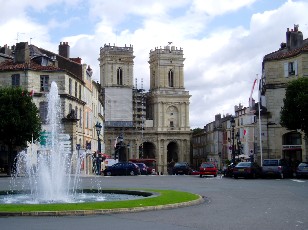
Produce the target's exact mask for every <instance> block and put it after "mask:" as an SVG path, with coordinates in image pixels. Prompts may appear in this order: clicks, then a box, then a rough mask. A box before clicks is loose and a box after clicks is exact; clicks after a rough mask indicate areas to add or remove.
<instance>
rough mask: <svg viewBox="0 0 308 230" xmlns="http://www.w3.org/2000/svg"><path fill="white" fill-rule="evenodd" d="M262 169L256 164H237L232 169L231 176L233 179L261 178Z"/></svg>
mask: <svg viewBox="0 0 308 230" xmlns="http://www.w3.org/2000/svg"><path fill="white" fill-rule="evenodd" d="M261 173H262V168H261V167H260V166H259V165H258V164H257V163H256V162H239V163H238V164H237V165H236V166H235V167H234V168H233V176H234V178H235V179H237V178H239V177H245V178H257V177H259V176H261Z"/></svg>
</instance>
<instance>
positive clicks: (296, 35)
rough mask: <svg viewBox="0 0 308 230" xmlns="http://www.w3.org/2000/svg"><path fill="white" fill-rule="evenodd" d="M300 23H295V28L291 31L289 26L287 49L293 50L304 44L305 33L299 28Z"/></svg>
mask: <svg viewBox="0 0 308 230" xmlns="http://www.w3.org/2000/svg"><path fill="white" fill-rule="evenodd" d="M298 27H299V26H298V25H294V29H292V30H291V31H290V30H289V28H287V32H286V39H287V42H286V43H287V49H288V50H293V49H296V48H300V47H301V46H302V45H303V33H302V32H301V31H299V30H298Z"/></svg>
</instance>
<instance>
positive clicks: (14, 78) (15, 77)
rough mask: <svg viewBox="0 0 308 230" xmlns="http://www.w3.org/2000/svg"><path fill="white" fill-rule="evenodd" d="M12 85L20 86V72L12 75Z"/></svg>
mask: <svg viewBox="0 0 308 230" xmlns="http://www.w3.org/2000/svg"><path fill="white" fill-rule="evenodd" d="M12 86H20V74H13V75H12Z"/></svg>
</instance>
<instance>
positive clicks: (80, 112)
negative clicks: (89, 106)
mask: <svg viewBox="0 0 308 230" xmlns="http://www.w3.org/2000/svg"><path fill="white" fill-rule="evenodd" d="M79 126H80V127H81V128H82V111H81V109H79Z"/></svg>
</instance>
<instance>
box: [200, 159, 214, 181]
mask: <svg viewBox="0 0 308 230" xmlns="http://www.w3.org/2000/svg"><path fill="white" fill-rule="evenodd" d="M217 173H218V170H217V167H216V166H215V165H214V164H213V163H210V162H204V163H202V164H201V165H200V168H199V174H200V178H201V177H203V176H208V175H212V176H214V177H217Z"/></svg>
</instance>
